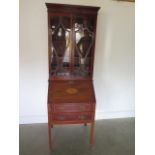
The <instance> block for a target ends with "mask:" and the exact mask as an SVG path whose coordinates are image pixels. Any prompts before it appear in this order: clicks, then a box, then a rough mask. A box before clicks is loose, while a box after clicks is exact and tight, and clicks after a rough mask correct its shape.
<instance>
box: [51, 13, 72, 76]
mask: <svg viewBox="0 0 155 155" xmlns="http://www.w3.org/2000/svg"><path fill="white" fill-rule="evenodd" d="M51 29H52V47H51V48H52V53H51V67H52V75H69V67H70V51H71V48H70V47H71V46H70V38H71V37H70V35H71V29H70V18H69V17H56V16H54V17H52V18H51Z"/></svg>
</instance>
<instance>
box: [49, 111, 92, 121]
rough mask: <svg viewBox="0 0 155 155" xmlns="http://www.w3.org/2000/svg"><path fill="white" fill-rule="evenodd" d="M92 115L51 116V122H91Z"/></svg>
mask: <svg viewBox="0 0 155 155" xmlns="http://www.w3.org/2000/svg"><path fill="white" fill-rule="evenodd" d="M92 116H93V115H92V114H91V113H87V114H75V113H71V114H53V116H52V118H53V121H60V122H61V121H88V120H89V121H91V120H92Z"/></svg>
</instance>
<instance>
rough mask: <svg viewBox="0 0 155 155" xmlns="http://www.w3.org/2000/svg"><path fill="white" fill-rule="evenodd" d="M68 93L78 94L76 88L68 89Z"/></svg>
mask: <svg viewBox="0 0 155 155" xmlns="http://www.w3.org/2000/svg"><path fill="white" fill-rule="evenodd" d="M66 92H67V93H68V94H76V93H77V92H78V90H77V89H75V88H68V89H66Z"/></svg>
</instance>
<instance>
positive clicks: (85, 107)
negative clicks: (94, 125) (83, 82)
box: [53, 103, 93, 112]
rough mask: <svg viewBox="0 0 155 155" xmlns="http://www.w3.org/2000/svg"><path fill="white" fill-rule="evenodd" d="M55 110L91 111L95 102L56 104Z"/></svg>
mask: <svg viewBox="0 0 155 155" xmlns="http://www.w3.org/2000/svg"><path fill="white" fill-rule="evenodd" d="M53 106H54V108H53V110H54V112H91V111H93V104H88V103H83V104H81V103H77V104H54V105H53Z"/></svg>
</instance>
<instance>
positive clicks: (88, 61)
mask: <svg viewBox="0 0 155 155" xmlns="http://www.w3.org/2000/svg"><path fill="white" fill-rule="evenodd" d="M94 41H95V19H94V18H90V17H85V16H76V17H74V59H73V60H74V74H75V75H77V76H82V77H86V76H91V75H92V66H93V57H94V48H93V47H94Z"/></svg>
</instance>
